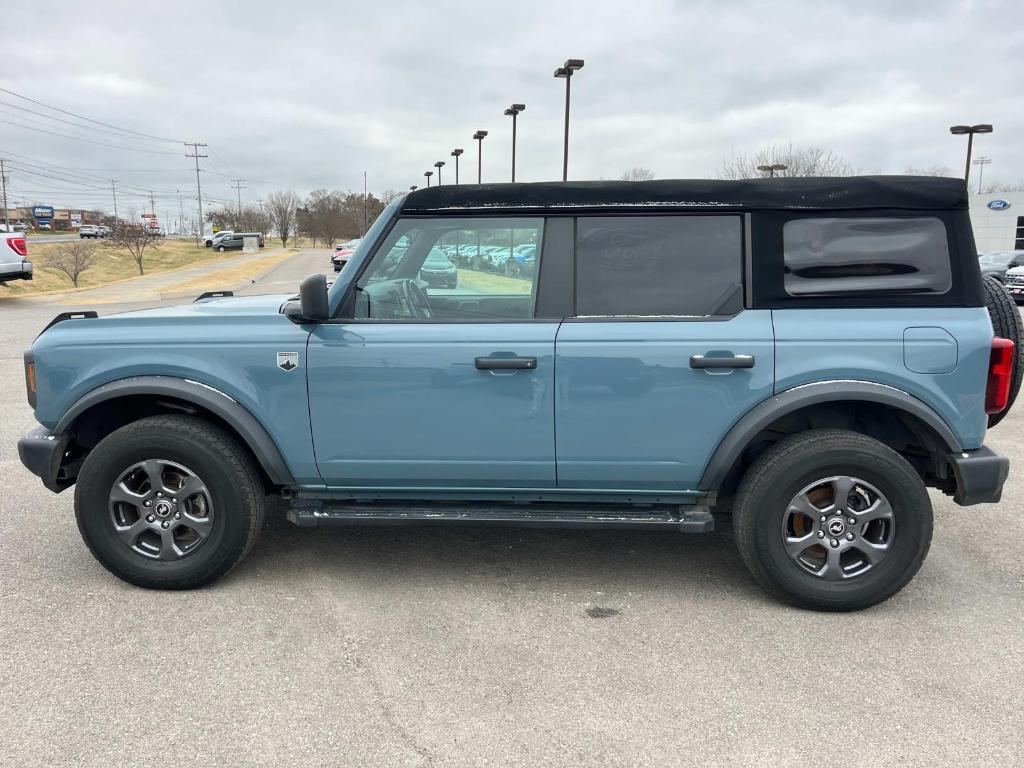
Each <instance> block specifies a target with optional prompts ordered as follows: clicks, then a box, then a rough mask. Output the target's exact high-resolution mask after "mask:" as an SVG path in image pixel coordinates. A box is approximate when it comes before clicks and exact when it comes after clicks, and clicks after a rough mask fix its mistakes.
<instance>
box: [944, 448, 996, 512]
mask: <svg viewBox="0 0 1024 768" xmlns="http://www.w3.org/2000/svg"><path fill="white" fill-rule="evenodd" d="M949 463H950V466H952V467H953V474H954V475H955V476H956V493H955V494H953V501H955V502H956V503H957V504H959V505H960V506H962V507H967V506H970V505H972V504H991V503H994V502H997V501H999V499H1000V497H1001V496H1002V495H1003V483H1005V482H1006V476H1007V475H1008V474H1009V473H1010V460H1009V459H1008V458H1007V457H1006V456H1003V455H1002V454H999V453H996V452H995V451H993V450H992V449H991V448H986V447H985V446H982V447H981V448H979V449H978V450H976V451H963V452H962V453H953V454H950V455H949Z"/></svg>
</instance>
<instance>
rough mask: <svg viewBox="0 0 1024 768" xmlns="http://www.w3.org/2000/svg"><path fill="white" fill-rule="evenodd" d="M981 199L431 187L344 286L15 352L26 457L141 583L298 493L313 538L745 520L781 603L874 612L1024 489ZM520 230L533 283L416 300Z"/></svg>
mask: <svg viewBox="0 0 1024 768" xmlns="http://www.w3.org/2000/svg"><path fill="white" fill-rule="evenodd" d="M967 199H968V195H967V188H966V186H965V184H964V183H963V181H957V180H955V179H945V178H917V177H897V178H893V177H884V176H880V177H860V178H857V177H853V178H833V179H804V178H785V179H779V178H776V179H771V180H768V179H756V180H748V181H714V180H712V181H709V180H704V179H702V180H699V181H675V180H659V181H651V182H643V183H632V182H590V183H586V182H573V183H572V184H563V183H535V184H484V185H461V186H456V185H450V186H444V187H432V188H428V189H422V190H417V191H415V192H412V193H410V194H408V195H405V196H404V197H402V198H399V199H397V200H395V201H394V202H392V203H391V204H389V205H388V206H387V207H386V208H385V210H384V212H383V213H382V214H381V216H380V217H379V219H378V220H377V221H376V222H375V223H374V225H373V227H372V228H371V229H370V231H369V232H368V233H367V235H366V240H368V241H369V244H368V246H367V247H360V249H359V251H358V255H357V256H356V257H355V258H354V259H353V260H352V262H351V264H350V265H349V266H348V267H347V268H346V269H345V270H343V271H342V272H341V274H340V275H339V277H338V278H337V279H336V280H335V281H334V282H333V284H332V285H331V286H330V287H329V288H328V285H327V281H326V278H325V277H324V276H323V275H313V276H311V277H309V278H307V279H306V280H305V281H303V283H302V285H301V286H300V290H299V295H298V297H294V296H290V295H289V294H283V295H279V296H264V297H259V296H256V297H248V296H246V297H230V296H224V295H223V294H220V295H219V297H210V296H206V295H204V296H202V297H200V298H199V299H198V300H197V303H195V304H194V305H193V306H191V307H166V308H155V309H148V310H142V311H135V312H129V313H124V314H113V315H108V316H105V317H97V316H96V313H94V312H81V311H80V312H77V313H75V314H73V315H60V316H58V317H57V318H55V320H54V321H53V322H52V323H51V324H50V325H49V326H48V327H47V328H46V329H44V330H43V332H42V333H41V334H40V335H39V336H38V337H37V338H36V340H35V341H34V342H33V344H32V346H31V348H30V349H29V350H28V351H27V352H26V353H25V376H26V382H27V388H28V399H29V403H30V405H31V407H32V408H33V409H34V412H35V417H36V419H37V420H38V421H39V423H40V426H39V427H38V428H37V429H35V430H33V431H32V432H31V433H29V434H28V435H27V436H25V437H24V438H23V439H21V440H20V441H19V444H18V450H19V454H20V457H21V460H22V462H23V463H24V465H25V466H26V467H28V469H29V470H31V471H32V472H33V473H34V474H36V475H37V476H39V477H40V478H41V479H42V482H43V484H44V485H45V486H46V487H47V488H49V489H50V490H52V491H61V490H64V489H66V488H68V487H69V486H71V485H73V484H74V485H75V486H76V487H75V499H74V505H75V514H76V517H77V521H78V527H79V529H80V531H81V533H82V535H83V537H84V539H85V542H86V544H87V545H88V547H89V548H90V550H91V551H92V553H93V554H94V555H95V556H96V557H97V559H98V560H99V561H100V562H101V563H102V564H103V565H104V566H105V567H106V568H108V569H109V570H110V571H111V572H113V573H115V574H116V575H118V576H119V577H121V578H122V579H125V580H126V581H129V582H131V583H133V584H138V585H142V586H145V587H156V588H171V589H179V588H188V587H197V586H199V585H202V584H206V583H209V582H211V581H213V580H215V579H217V578H218V577H220V576H222V575H223V574H225V573H226V572H227V571H229V570H230V569H231V568H232V567H233V566H234V565H235V564H237V563H238V561H239V560H240V559H241V558H242V557H244V555H245V553H246V552H247V551H248V550H249V548H250V546H251V544H252V542H253V539H254V537H255V536H256V535H257V533H258V532H259V531H260V530H261V528H262V520H263V517H264V514H265V510H266V507H267V494H268V492H275V493H279V494H280V495H281V496H282V498H283V499H284V502H285V503H286V504H287V508H288V511H287V516H288V519H289V520H290V521H291V522H293V523H296V524H298V525H304V526H313V525H329V524H337V525H356V524H396V523H406V524H407V523H417V522H423V523H433V524H439V523H451V524H456V525H463V524H465V523H467V522H477V523H492V524H502V525H553V526H562V527H564V526H579V527H595V528H623V527H633V528H640V529H643V530H662V531H665V532H673V533H679V532H694V533H696V532H707V531H710V530H711V529H712V528H713V527H714V526H715V516H714V515H715V514H716V513H717V514H719V515H725V514H731V516H732V526H731V527H732V529H733V530H734V532H735V537H736V544H737V547H738V549H739V552H740V555H741V556H742V559H743V561H744V563H745V564H746V565H747V567H748V568H749V569H750V571H751V573H752V574H753V576H754V577H755V579H756V580H757V581H758V582H759V583H760V584H761V585H763V586H764V587H765V588H766V589H767V590H768V591H769V592H770V593H771V594H773V595H776V596H778V597H780V598H782V599H784V600H787V601H789V602H792V603H794V604H796V605H800V606H805V607H809V608H815V609H821V610H852V609H859V608H864V607H866V606H869V605H872V604H875V603H878V602H881V601H883V600H885V599H887V598H888V597H890V596H892V595H893V594H895V593H896V592H898V591H899V590H900V589H902V588H903V587H904V586H905V585H906V584H907V583H908V582H909V581H910V580H911V578H912V577H913V576H914V574H915V572H916V571H917V570H918V568H919V567H920V565H921V563H922V562H923V560H924V558H925V556H926V554H927V552H928V547H929V542H930V541H931V537H932V527H933V518H932V507H931V501H930V498H929V495H928V491H927V488H928V487H932V488H935V489H937V490H938V491H940V492H942V493H944V494H947V495H949V496H951V497H952V499H953V501H954V502H956V503H957V504H960V505H972V504H979V503H992V502H997V501H998V500H999V498H1000V494H1001V492H1002V487H1003V484H1004V482H1005V480H1006V477H1007V474H1008V471H1009V462H1008V460H1007V459H1006V458H1005V457H1004V456H1000V455H999V454H997V453H996V452H994V451H993V450H991V449H990V448H988V447H987V446H986V445H985V436H986V430H987V429H989V428H991V427H993V426H996V425H997V424H998V423H999V421H1000V419H1002V418H1003V417H1004V416H1005V414H1006V413H1007V412H1008V408H1009V407H1010V405H1011V404H1012V403H1013V401H1014V399H1015V397H1016V394H1017V391H1018V388H1019V386H1020V381H1021V373H1022V357H1021V355H1020V350H1019V346H1018V343H1019V341H1020V340H1021V336H1022V333H1024V331H1022V328H1021V321H1020V315H1019V313H1018V312H1017V311H1016V309H1015V307H1014V306H1013V303H1012V301H1011V300H1010V298H1009V296H1008V295H1007V294H1006V292H1005V290H1004V289H1003V287H1002V286H1001V285H1000V284H998V283H997V282H996V281H995V280H992V279H983V278H982V277H981V272H980V269H979V267H978V259H977V257H976V254H975V253H974V248H973V235H972V232H971V223H970V218H969V215H968V208H967ZM678 201H686V202H685V203H680V202H678ZM723 201H725V202H723ZM523 230H527V231H528V232H529V233H530V234H531V235H532V237H531V239H532V240H534V241H535V242H537V243H538V244H539V254H538V256H539V258H538V262H537V264H538V267H537V269H536V270H534V274H533V275H531V276H530V277H529V278H528V279H526V280H523V281H510V280H486V279H485V280H480V281H479V283H478V284H477V285H475V286H474V288H473V290H472V291H469V290H462V291H459V292H454V293H453V292H447V291H444V290H438V289H437V288H432V287H429V286H428V287H424V286H423V285H422V284H421V281H420V279H419V277H420V274H421V272H422V270H423V267H424V266H425V265H426V263H427V261H428V258H429V257H430V256H431V255H432V253H433V252H434V248H435V247H436V245H437V244H438V242H439V241H440V240H441V239H442V238H443V237H445V233H446V232H450V231H469V232H470V233H475V234H476V235H478V236H479V238H480V239H481V240H483V241H484V242H487V241H489V240H498V239H501V238H503V237H509V238H511V236H512V233H513V231H515V232H522V231H523ZM922 275H923V276H924V279H922ZM978 519H981V518H978ZM679 567H680V568H685V567H686V563H685V562H684V561H681V562H680V565H679ZM251 577H252V578H255V577H256V576H255V574H253V575H251ZM938 578H939V579H941V578H942V574H941V572H940V573H939V574H938ZM950 586H951V587H952V585H950ZM712 588H713V585H712Z"/></svg>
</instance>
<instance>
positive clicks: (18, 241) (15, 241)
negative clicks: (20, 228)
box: [7, 237, 28, 256]
mask: <svg viewBox="0 0 1024 768" xmlns="http://www.w3.org/2000/svg"><path fill="white" fill-rule="evenodd" d="M7 245H9V246H10V247H11V250H13V251H14V252H15V253H16V254H18V255H19V256H28V243H26V242H25V238H24V237H9V238H7Z"/></svg>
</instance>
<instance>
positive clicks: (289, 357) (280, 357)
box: [277, 352, 299, 371]
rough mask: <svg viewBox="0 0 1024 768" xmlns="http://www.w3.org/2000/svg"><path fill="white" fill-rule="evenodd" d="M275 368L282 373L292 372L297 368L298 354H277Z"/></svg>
mask: <svg viewBox="0 0 1024 768" xmlns="http://www.w3.org/2000/svg"><path fill="white" fill-rule="evenodd" d="M277 367H278V368H280V369H281V370H282V371H294V370H295V369H296V368H298V367H299V353H298V352H278V353H277Z"/></svg>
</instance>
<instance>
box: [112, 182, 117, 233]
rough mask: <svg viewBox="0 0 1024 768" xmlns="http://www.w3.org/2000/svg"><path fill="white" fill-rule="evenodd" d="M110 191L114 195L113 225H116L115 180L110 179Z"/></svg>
mask: <svg viewBox="0 0 1024 768" xmlns="http://www.w3.org/2000/svg"><path fill="white" fill-rule="evenodd" d="M110 193H111V194H112V195H113V196H114V227H115V228H116V227H117V182H116V181H114V180H113V179H111V180H110Z"/></svg>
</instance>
